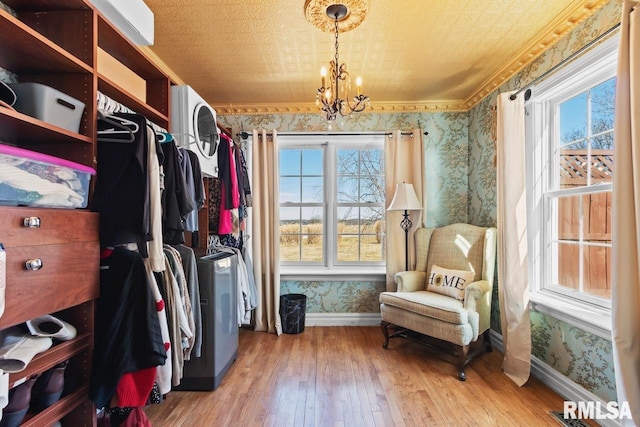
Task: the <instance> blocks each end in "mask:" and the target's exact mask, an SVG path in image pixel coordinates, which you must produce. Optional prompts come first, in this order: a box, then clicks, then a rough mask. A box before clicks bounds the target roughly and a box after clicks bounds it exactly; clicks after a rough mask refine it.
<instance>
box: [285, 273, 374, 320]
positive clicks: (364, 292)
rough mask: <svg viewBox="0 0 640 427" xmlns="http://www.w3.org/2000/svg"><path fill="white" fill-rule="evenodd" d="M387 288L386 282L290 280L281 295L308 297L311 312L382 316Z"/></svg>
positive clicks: (308, 307) (308, 311) (307, 310)
mask: <svg viewBox="0 0 640 427" xmlns="http://www.w3.org/2000/svg"><path fill="white" fill-rule="evenodd" d="M385 286H386V283H385V281H384V279H382V280H380V281H375V282H359V281H336V282H332V281H322V282H311V281H309V282H306V281H293V280H286V281H282V282H281V283H280V295H285V294H304V295H306V297H307V304H306V305H307V308H306V312H307V313H379V312H380V303H378V295H380V292H383V291H384V290H385Z"/></svg>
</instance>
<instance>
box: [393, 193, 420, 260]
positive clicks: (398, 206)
mask: <svg viewBox="0 0 640 427" xmlns="http://www.w3.org/2000/svg"><path fill="white" fill-rule="evenodd" d="M387 210H388V211H404V213H403V214H402V216H403V218H402V221H401V222H400V227H402V229H403V230H404V265H405V267H404V269H405V271H408V270H409V230H411V227H412V226H413V223H412V222H411V220H410V219H409V211H419V210H422V204H421V203H420V200H418V196H416V190H414V189H413V184H406V183H404V182H403V183H402V184H398V185H396V193H395V194H394V195H393V200H391V204H390V205H389V207H388V208H387Z"/></svg>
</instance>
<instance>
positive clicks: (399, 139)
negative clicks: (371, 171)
mask: <svg viewBox="0 0 640 427" xmlns="http://www.w3.org/2000/svg"><path fill="white" fill-rule="evenodd" d="M407 133H408V132H405V134H403V132H401V131H399V130H396V131H394V132H392V134H391V137H390V138H389V137H388V138H386V141H385V144H384V163H385V171H384V173H385V199H386V200H385V207H386V208H388V207H389V205H390V204H391V200H393V195H394V192H395V190H396V184H402V183H403V182H406V183H407V184H413V188H414V190H415V191H416V195H417V196H418V200H420V203H422V205H423V208H426V207H425V206H424V200H425V198H424V141H423V138H422V131H421V129H413V130H412V131H411V134H410V135H408V134H407ZM403 213H404V212H402V211H386V221H385V225H386V233H387V239H386V240H387V248H386V253H387V259H386V265H387V291H395V290H396V284H395V283H394V281H393V276H394V275H395V274H396V273H397V272H399V271H403V270H404V269H405V253H404V252H405V246H404V245H405V242H404V240H405V235H404V230H403V229H402V228H400V222H401V221H402V218H403V215H402V214H403ZM422 218H423V215H422V211H411V212H410V217H409V219H411V222H412V223H413V227H412V228H411V230H410V231H409V235H408V242H409V270H413V268H414V267H415V245H414V244H413V234H414V233H415V230H416V228H417V227H420V226H421V225H423V224H424V221H423V219H422Z"/></svg>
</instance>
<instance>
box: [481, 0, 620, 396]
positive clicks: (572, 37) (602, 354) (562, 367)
mask: <svg viewBox="0 0 640 427" xmlns="http://www.w3.org/2000/svg"><path fill="white" fill-rule="evenodd" d="M621 6H622V1H621V0H612V1H610V2H609V3H608V4H606V5H605V6H603V7H602V8H601V9H600V10H599V11H598V12H596V13H595V14H594V15H592V16H591V17H590V18H588V19H586V20H585V21H584V22H582V23H581V24H580V25H578V26H577V27H576V29H574V30H573V31H572V32H571V33H569V34H568V35H567V36H565V37H564V38H562V39H561V40H559V41H558V42H557V43H556V44H555V45H553V46H552V47H550V48H549V49H548V50H547V51H546V52H545V53H544V54H542V55H541V56H540V57H539V58H538V59H536V60H535V61H534V62H533V63H531V64H529V65H528V66H526V67H525V68H524V69H523V70H522V71H520V72H519V73H517V74H516V75H515V76H513V77H512V78H511V79H509V80H508V81H507V82H505V83H504V84H503V85H502V86H500V87H499V88H498V89H497V90H496V91H495V92H493V93H491V94H490V95H489V96H487V97H486V98H484V99H483V100H482V101H481V102H480V103H479V104H478V105H476V106H475V107H474V108H473V109H471V110H470V111H469V205H468V214H469V222H471V223H472V224H477V225H485V226H486V225H495V224H496V206H497V201H496V175H495V167H494V166H493V157H494V155H495V147H494V140H493V138H492V130H493V125H494V120H495V119H494V111H495V110H494V107H495V105H496V98H497V95H498V93H500V92H505V91H510V90H515V89H517V88H519V87H521V86H523V85H525V84H527V83H529V82H531V81H532V80H533V79H535V78H536V77H538V76H539V75H541V74H542V73H544V72H545V71H546V70H548V69H550V68H551V67H553V66H554V65H556V64H557V63H558V62H560V61H562V60H563V59H564V58H566V57H567V56H569V55H570V54H572V53H573V52H575V51H577V50H578V49H580V48H581V47H583V46H584V45H585V44H587V43H588V42H589V41H591V40H593V39H594V38H595V37H597V36H598V35H599V34H601V33H603V32H605V31H606V30H608V29H610V28H612V27H613V26H614V25H616V24H617V23H618V22H619V21H620V14H621ZM498 286H499V285H498ZM498 286H494V289H493V291H494V292H493V304H492V313H491V329H494V330H496V331H498V332H500V331H501V327H500V307H499V304H498ZM531 327H532V330H531V335H532V342H533V350H532V352H533V354H534V355H535V356H536V357H537V358H539V359H540V360H542V361H544V362H545V363H547V364H549V365H550V366H551V367H553V368H554V369H556V370H557V371H558V372H560V373H561V374H563V375H564V376H566V377H568V378H570V379H571V380H573V381H574V382H576V383H577V384H580V385H581V386H583V387H584V388H585V389H587V390H588V391H590V392H592V393H594V394H595V395H596V396H598V397H600V398H601V399H603V400H604V401H611V400H616V387H615V375H614V372H613V356H612V350H611V341H608V340H605V339H602V338H600V337H597V336H595V335H592V334H590V333H588V332H585V331H583V330H581V329H579V328H576V327H573V326H570V325H568V324H566V323H564V322H561V321H559V320H557V319H554V318H552V317H550V316H547V315H545V314H542V313H538V312H532V313H531Z"/></svg>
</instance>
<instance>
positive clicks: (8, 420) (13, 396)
mask: <svg viewBox="0 0 640 427" xmlns="http://www.w3.org/2000/svg"><path fill="white" fill-rule="evenodd" d="M37 378H38V375H34V376H32V377H31V378H29V379H27V380H26V381H25V382H23V383H22V384H19V385H17V386H15V387H14V388H12V389H11V390H10V391H9V404H8V405H7V406H6V407H5V408H4V409H3V410H2V420H0V427H16V426H19V425H20V424H21V423H22V420H23V419H24V416H25V415H26V414H27V411H28V410H29V403H30V402H31V390H32V388H33V385H34V384H35V382H36V380H37Z"/></svg>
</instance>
